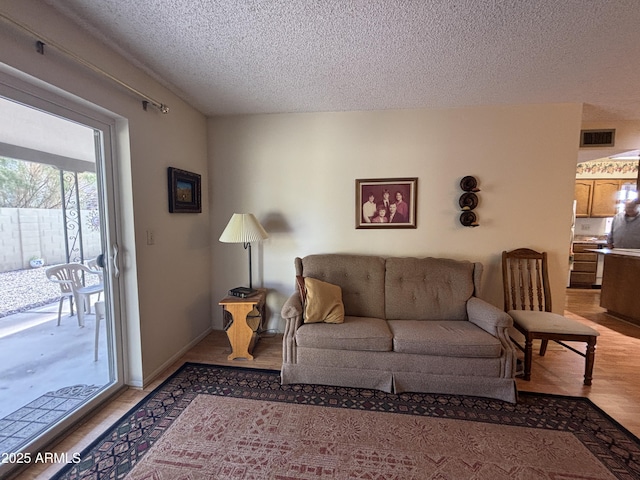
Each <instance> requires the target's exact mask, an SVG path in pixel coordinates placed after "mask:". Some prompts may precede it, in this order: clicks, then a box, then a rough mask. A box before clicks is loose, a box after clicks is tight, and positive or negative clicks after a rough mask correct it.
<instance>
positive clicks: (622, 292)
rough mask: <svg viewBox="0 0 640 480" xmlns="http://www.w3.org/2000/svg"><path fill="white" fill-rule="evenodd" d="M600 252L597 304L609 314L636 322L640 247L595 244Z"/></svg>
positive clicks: (639, 308) (639, 315) (639, 305)
mask: <svg viewBox="0 0 640 480" xmlns="http://www.w3.org/2000/svg"><path fill="white" fill-rule="evenodd" d="M593 251H595V252H597V253H598V254H600V255H603V256H604V271H603V276H602V293H601V294H600V306H601V307H603V308H606V309H607V311H608V312H609V313H610V314H611V315H615V316H616V317H620V318H623V319H625V320H627V321H629V322H632V323H635V324H636V325H640V295H638V286H639V285H640V249H632V248H613V249H611V248H599V249H595V250H593Z"/></svg>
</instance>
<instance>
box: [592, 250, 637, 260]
mask: <svg viewBox="0 0 640 480" xmlns="http://www.w3.org/2000/svg"><path fill="white" fill-rule="evenodd" d="M590 251H591V252H596V253H600V254H602V255H619V256H621V257H639V258H640V248H594V249H592V250H590Z"/></svg>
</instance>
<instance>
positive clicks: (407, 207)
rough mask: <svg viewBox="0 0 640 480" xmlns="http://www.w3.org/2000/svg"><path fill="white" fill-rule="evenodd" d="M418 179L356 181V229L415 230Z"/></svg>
mask: <svg viewBox="0 0 640 480" xmlns="http://www.w3.org/2000/svg"><path fill="white" fill-rule="evenodd" d="M417 194H418V179H417V178H376V179H367V180H360V179H357V180H356V228H416V205H417V201H416V199H417Z"/></svg>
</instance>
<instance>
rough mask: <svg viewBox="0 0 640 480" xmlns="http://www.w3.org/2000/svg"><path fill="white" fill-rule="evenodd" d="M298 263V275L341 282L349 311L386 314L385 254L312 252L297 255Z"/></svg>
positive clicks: (345, 307)
mask: <svg viewBox="0 0 640 480" xmlns="http://www.w3.org/2000/svg"><path fill="white" fill-rule="evenodd" d="M295 267H296V275H303V276H304V277H312V278H317V279H318V280H322V281H323V282H328V283H332V284H334V285H338V286H340V288H342V301H343V303H344V310H345V315H354V316H357V317H374V318H384V269H385V262H384V258H382V257H375V256H368V255H348V254H326V255H324V254H323V255H308V256H306V257H304V258H296V260H295Z"/></svg>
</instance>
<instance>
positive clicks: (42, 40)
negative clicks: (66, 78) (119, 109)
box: [0, 12, 169, 113]
mask: <svg viewBox="0 0 640 480" xmlns="http://www.w3.org/2000/svg"><path fill="white" fill-rule="evenodd" d="M0 17H2V18H3V19H4V20H6V21H7V22H9V23H12V24H13V25H15V26H16V27H18V28H20V29H22V30H24V31H25V32H27V33H29V34H30V35H33V36H34V37H36V38H39V39H40V40H38V41H37V42H36V48H37V51H38V53H40V54H44V46H45V45H50V46H52V47H54V48H55V49H57V50H59V51H60V52H62V53H64V54H65V55H67V56H68V57H70V58H71V59H73V60H75V61H76V62H78V63H80V64H82V65H84V66H85V67H87V68H89V69H90V70H92V71H93V72H95V73H98V74H100V75H103V76H104V77H107V78H108V79H109V80H111V81H113V82H115V83H117V84H118V85H120V86H121V87H124V88H126V89H127V90H129V91H130V92H132V93H134V94H135V95H137V96H139V97H142V99H143V101H142V107H143V108H144V109H145V110H146V109H147V105H148V104H151V105H153V106H154V107H156V108H157V109H158V110H160V111H161V112H162V113H169V107H168V106H167V105H166V104H164V103H162V102H158V101H157V100H154V99H153V98H151V97H150V96H149V95H145V94H144V93H142V92H141V91H140V90H138V89H136V88H134V87H132V86H131V85H129V84H127V83H125V82H123V81H122V80H119V79H118V78H116V77H114V76H113V75H111V74H110V73H108V72H106V71H104V70H102V69H101V68H100V67H98V66H96V65H94V64H93V63H91V62H89V61H87V60H85V59H84V58H82V57H80V56H78V55H76V54H75V53H73V52H72V51H71V50H68V49H67V48H65V47H63V46H62V45H60V44H58V43H56V42H54V41H52V40H49V39H47V38H45V37H44V36H42V35H40V34H39V33H37V32H35V31H34V30H32V29H31V28H30V27H28V26H27V25H25V24H23V23H20V22H18V21H16V20H14V19H13V18H11V17H9V16H7V15H5V14H4V13H2V12H0Z"/></svg>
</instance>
